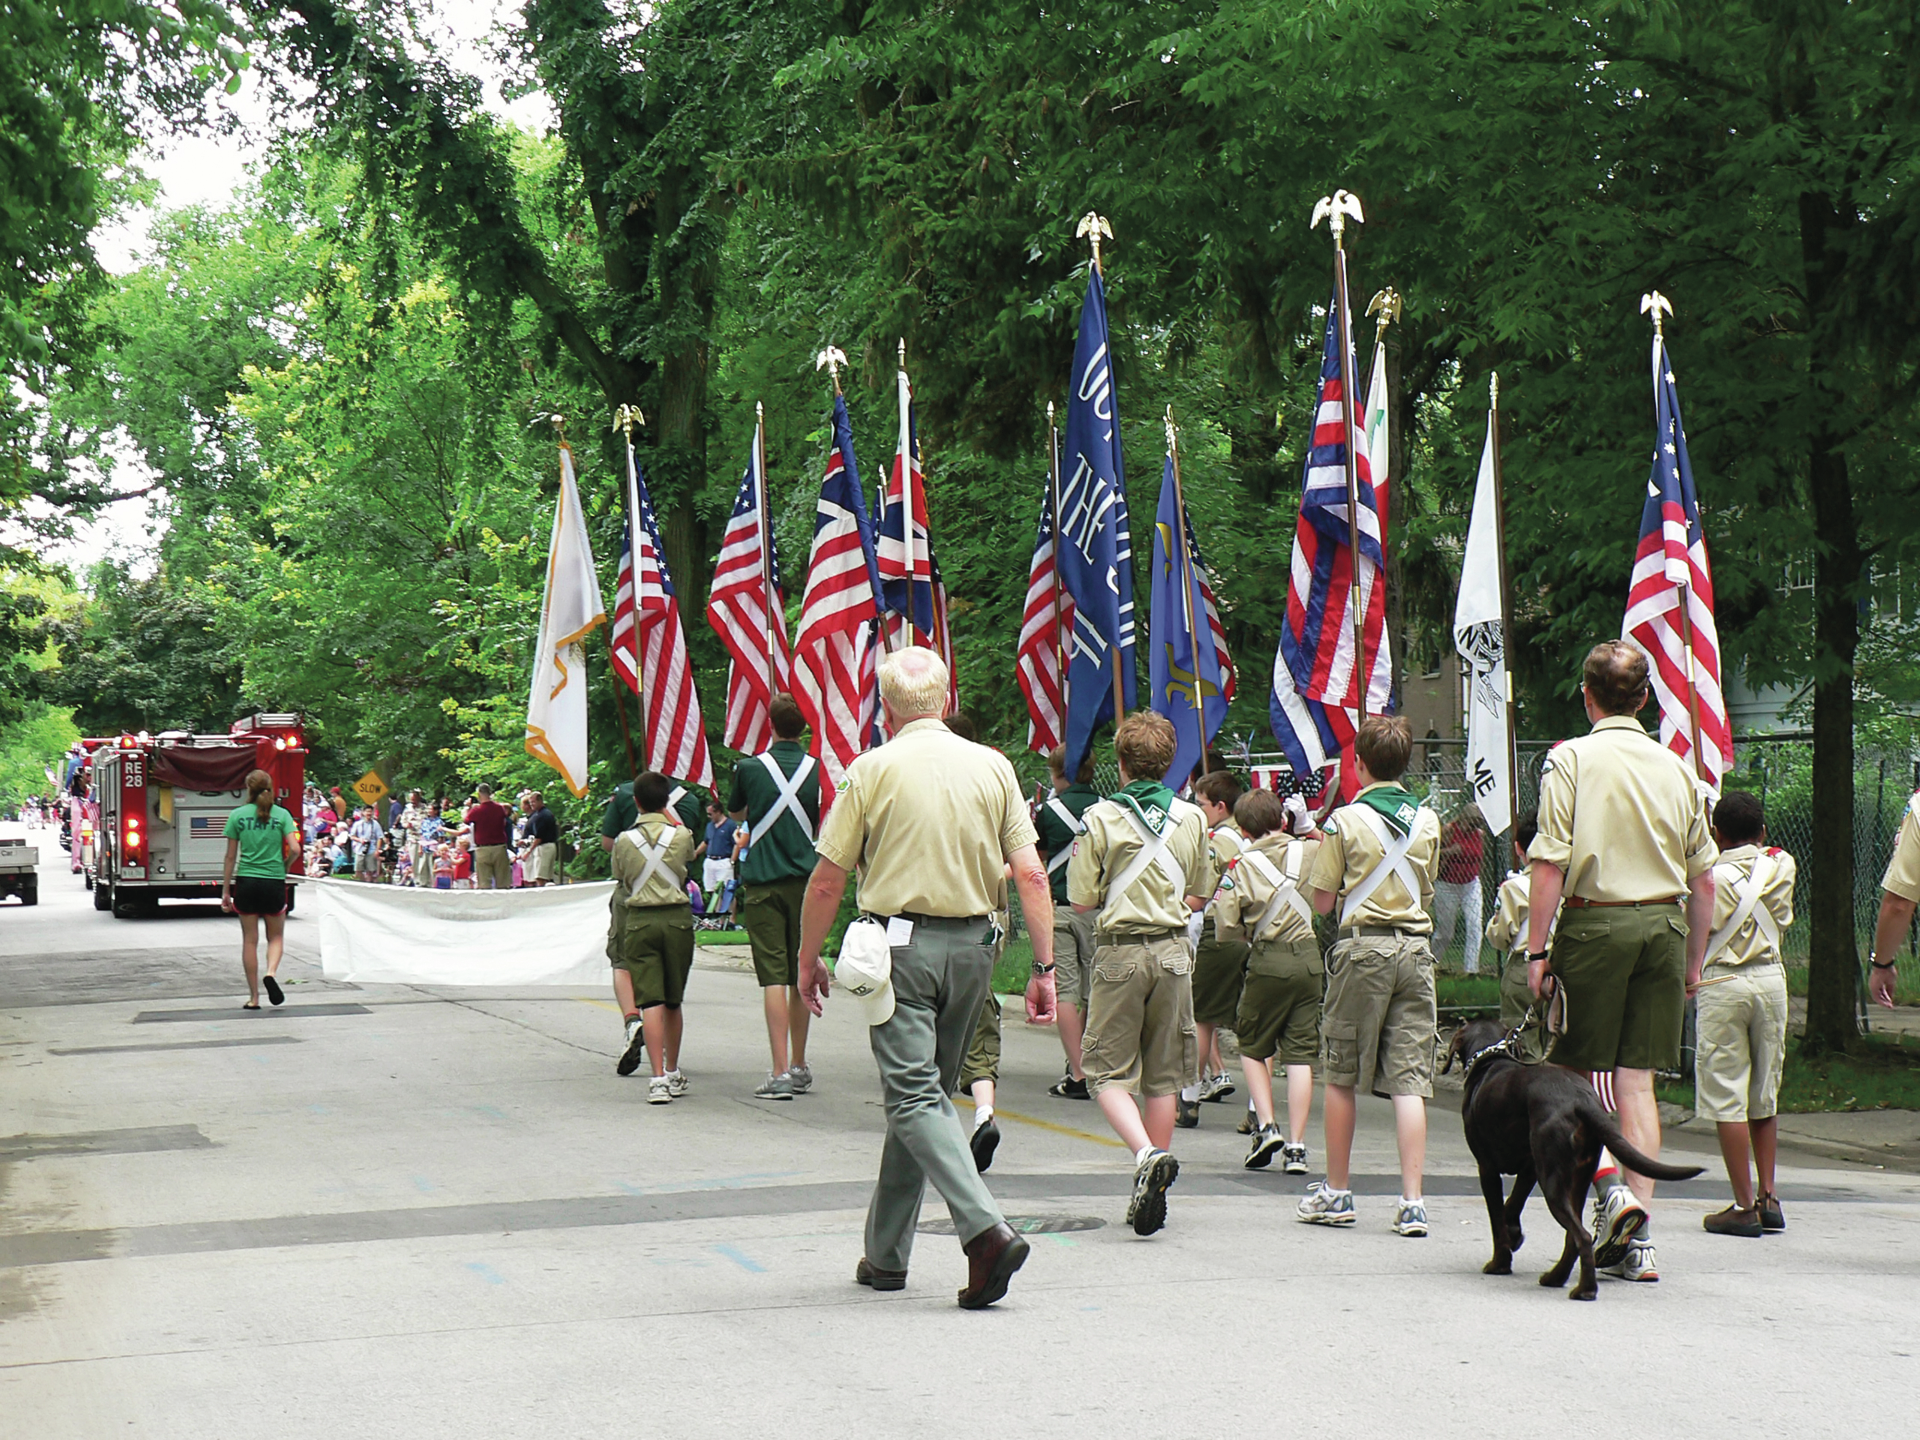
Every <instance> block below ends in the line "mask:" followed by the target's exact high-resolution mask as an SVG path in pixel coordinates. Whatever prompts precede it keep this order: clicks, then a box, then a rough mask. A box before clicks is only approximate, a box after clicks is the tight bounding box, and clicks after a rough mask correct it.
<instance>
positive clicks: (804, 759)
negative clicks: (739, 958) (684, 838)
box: [727, 695, 820, 1100]
mask: <svg viewBox="0 0 1920 1440" xmlns="http://www.w3.org/2000/svg"><path fill="white" fill-rule="evenodd" d="M767 716H768V720H769V723H771V725H772V726H773V733H774V736H775V737H776V738H775V739H774V742H773V744H772V745H771V746H770V747H768V749H767V750H765V751H764V752H763V753H761V754H759V755H755V756H753V757H752V758H751V759H748V760H742V761H741V762H740V763H739V765H737V766H736V767H735V768H734V772H733V794H732V795H731V796H730V797H729V798H728V801H727V813H728V814H729V815H730V816H731V817H732V818H733V819H734V820H737V821H742V822H744V823H745V824H746V825H747V826H748V827H749V828H750V830H751V831H752V835H753V839H752V841H751V843H750V844H749V845H748V847H747V853H746V857H745V858H744V859H742V860H741V861H740V863H739V867H738V869H739V875H740V919H741V924H742V926H743V927H744V928H745V930H746V932H747V943H748V944H749V945H750V946H751V947H752V949H753V971H754V975H755V977H756V978H757V979H758V980H759V981H760V993H761V997H762V1003H763V1006H764V1008H765V1010H766V1017H767V1046H768V1049H769V1050H770V1051H771V1052H772V1058H773V1069H771V1070H770V1071H768V1072H767V1078H766V1080H765V1081H763V1082H762V1083H761V1085H760V1087H759V1088H758V1089H757V1090H755V1091H754V1092H753V1094H754V1098H755V1099H757V1100H791V1099H792V1098H793V1097H794V1096H795V1095H804V1094H806V1093H807V1091H808V1090H810V1089H812V1088H813V1071H812V1070H810V1069H808V1068H807V1019H808V1017H807V1007H806V1005H805V1004H804V1003H803V1002H802V1001H801V999H800V988H799V987H800V975H799V969H798V967H799V964H800V910H801V907H802V905H803V904H804V903H805V900H806V894H807V877H808V876H809V875H811V874H812V873H813V865H814V860H815V859H816V858H817V857H816V856H815V855H814V850H813V837H814V832H815V830H816V828H817V827H818V826H819V824H820V767H819V764H818V762H816V761H815V760H814V758H813V756H811V755H809V754H808V753H807V750H806V747H805V746H804V745H802V744H801V743H800V737H801V735H803V734H804V733H805V732H806V728H807V722H806V717H805V716H803V715H802V714H801V713H800V706H799V703H798V702H797V701H795V700H794V698H793V696H791V695H776V696H774V697H773V701H772V703H771V704H770V705H768V707H767ZM789 1045H791V1049H789Z"/></svg>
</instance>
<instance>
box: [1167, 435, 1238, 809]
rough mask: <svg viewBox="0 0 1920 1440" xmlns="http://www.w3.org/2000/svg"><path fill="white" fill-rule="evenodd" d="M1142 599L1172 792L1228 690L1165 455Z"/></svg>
mask: <svg viewBox="0 0 1920 1440" xmlns="http://www.w3.org/2000/svg"><path fill="white" fill-rule="evenodd" d="M1183 591H1184V592H1185V593H1184V594H1183V593H1182V592H1183ZM1150 599H1151V603H1152V606H1153V610H1152V614H1151V616H1150V619H1149V627H1148V628H1149V632H1150V634H1151V637H1152V639H1151V642H1150V644H1149V652H1150V653H1149V655H1148V657H1147V673H1148V674H1149V675H1150V676H1151V677H1152V682H1153V698H1152V702H1151V703H1152V705H1153V708H1154V709H1155V710H1158V711H1159V712H1160V713H1161V714H1162V715H1164V716H1166V717H1167V719H1168V720H1169V721H1171V722H1172V724H1173V738H1174V746H1173V764H1172V765H1170V766H1169V767H1168V768H1167V774H1166V783H1167V784H1168V785H1170V786H1172V787H1173V788H1174V789H1176V790H1178V789H1179V788H1180V787H1181V786H1183V785H1185V784H1186V783H1187V778H1188V776H1190V775H1191V774H1192V773H1193V768H1194V766H1196V765H1198V764H1199V763H1200V762H1201V760H1202V759H1203V758H1204V757H1205V755H1206V753H1207V746H1208V744H1209V743H1211V742H1212V740H1213V737H1214V736H1215V735H1217V734H1218V733H1219V731H1220V727H1221V726H1222V725H1223V724H1225V723H1226V719H1227V693H1226V692H1227V691H1228V690H1229V688H1230V687H1229V685H1228V682H1227V677H1226V676H1225V675H1224V674H1223V673H1222V671H1221V665H1220V648H1219V647H1218V646H1217V645H1216V644H1215V642H1214V636H1213V634H1212V633H1211V625H1210V623H1209V622H1210V619H1211V615H1212V603H1211V602H1212V600H1213V595H1212V592H1211V590H1210V589H1209V587H1208V586H1207V583H1206V569H1205V567H1204V566H1202V564H1201V563H1200V556H1199V551H1198V547H1197V546H1196V545H1195V544H1194V542H1193V522H1192V520H1191V519H1190V518H1189V517H1188V516H1187V515H1185V514H1184V513H1182V511H1181V509H1180V503H1179V499H1178V492H1177V491H1176V490H1175V489H1174V484H1173V458H1172V457H1171V456H1169V457H1168V458H1167V468H1166V470H1165V472H1164V473H1163V474H1162V475H1161V477H1160V508H1159V509H1158V510H1157V511H1155V513H1154V517H1153V588H1152V591H1151V595H1150ZM1196 630H1198V631H1199V632H1200V634H1199V636H1198V637H1196V635H1195V633H1194V632H1195V631H1196Z"/></svg>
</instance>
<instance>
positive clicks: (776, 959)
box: [740, 876, 807, 988]
mask: <svg viewBox="0 0 1920 1440" xmlns="http://www.w3.org/2000/svg"><path fill="white" fill-rule="evenodd" d="M806 898H807V882H806V878H805V877H804V876H802V877H801V878H800V879H798V880H774V881H771V882H769V883H767V884H764V885H745V886H742V887H741V890H740V928H741V929H743V930H745V931H746V932H747V944H748V945H749V946H751V947H752V949H753V973H754V977H755V978H756V979H757V980H759V982H760V984H761V986H762V988H765V987H766V986H769V985H798V984H799V983H800V907H801V905H802V904H803V903H804V902H805V900H806Z"/></svg>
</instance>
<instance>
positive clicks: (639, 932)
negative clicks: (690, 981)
mask: <svg viewBox="0 0 1920 1440" xmlns="http://www.w3.org/2000/svg"><path fill="white" fill-rule="evenodd" d="M613 963H614V966H615V968H617V969H620V970H624V971H626V972H627V973H628V974H629V975H631V976H632V977H633V998H634V1003H635V1004H637V1005H639V1007H640V1008H641V1009H642V1010H645V1009H647V1008H648V1007H649V1006H653V1005H666V1006H668V1007H670V1008H678V1006H679V1004H680V1002H681V1001H682V1000H684V999H686V997H687V976H688V975H690V974H692V973H693V912H692V911H691V910H690V909H688V908H687V907H686V906H685V905H646V906H636V905H629V906H628V907H627V918H626V922H625V923H624V924H623V925H622V926H621V927H620V958H619V959H618V960H616V961H614V962H613Z"/></svg>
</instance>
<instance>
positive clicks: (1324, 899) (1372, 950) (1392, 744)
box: [1298, 715, 1440, 1236]
mask: <svg viewBox="0 0 1920 1440" xmlns="http://www.w3.org/2000/svg"><path fill="white" fill-rule="evenodd" d="M1412 752H1413V737H1412V734H1411V732H1410V731H1409V730H1408V729H1407V722H1406V721H1405V720H1404V719H1400V718H1398V717H1391V718H1390V717H1387V716H1384V715H1373V716H1369V717H1368V718H1367V719H1365V720H1362V721H1361V722H1360V731H1359V734H1357V735H1356V736H1355V737H1354V741H1353V753H1354V771H1355V774H1356V775H1357V777H1358V778H1359V781H1360V790H1359V793H1358V794H1356V795H1355V796H1354V798H1353V802H1352V803H1351V804H1349V805H1342V806H1341V807H1339V808H1338V809H1337V810H1335V811H1334V812H1333V813H1332V814H1331V815H1329V816H1328V817H1327V821H1326V824H1325V825H1324V826H1323V827H1322V833H1323V835H1324V837H1325V838H1324V840H1323V842H1322V844H1321V846H1320V853H1319V854H1318V855H1316V856H1315V857H1314V861H1313V869H1312V870H1311V871H1310V872H1309V873H1308V876H1307V884H1308V886H1309V887H1310V888H1309V893H1308V898H1309V899H1310V900H1311V901H1312V902H1313V908H1314V909H1315V910H1317V911H1318V912H1319V913H1320V914H1322V915H1326V914H1329V913H1331V912H1333V910H1334V907H1335V905H1336V904H1337V905H1338V907H1339V912H1338V913H1339V919H1338V924H1339V939H1337V940H1336V941H1334V944H1333V948H1332V949H1331V950H1329V951H1328V952H1327V998H1326V1003H1325V1006H1324V1008H1323V1010H1322V1014H1321V1020H1320V1036H1321V1039H1320V1061H1321V1065H1322V1067H1323V1069H1324V1071H1325V1074H1326V1083H1327V1096H1326V1135H1327V1178H1326V1179H1325V1180H1324V1181H1319V1180H1316V1181H1315V1182H1314V1183H1313V1185H1312V1187H1311V1188H1310V1189H1309V1190H1308V1191H1307V1194H1306V1197H1305V1198H1304V1199H1302V1200H1301V1202H1300V1205H1299V1210H1298V1216H1299V1218H1300V1219H1301V1220H1303V1221H1305V1222H1306V1223H1308V1224H1311V1225H1351V1224H1352V1223H1353V1222H1354V1208H1353V1192H1352V1191H1351V1190H1350V1189H1349V1188H1348V1181H1349V1179H1350V1167H1351V1165H1352V1161H1353V1131H1354V1121H1355V1118H1356V1107H1355V1096H1356V1094H1357V1093H1358V1092H1359V1091H1360V1090H1363V1089H1365V1090H1369V1091H1371V1092H1372V1093H1373V1094H1375V1095H1381V1096H1385V1097H1387V1098H1389V1099H1391V1100H1392V1102H1393V1123H1394V1139H1395V1142H1396V1144H1397V1146H1398V1149H1399V1152H1400V1207H1399V1209H1398V1211H1397V1212H1396V1213H1395V1216H1394V1222H1393V1228H1394V1232H1395V1233H1396V1234H1399V1235H1410V1236H1421V1235H1425V1234H1426V1233H1427V1206H1426V1199H1425V1194H1424V1180H1423V1176H1422V1172H1423V1171H1424V1170H1425V1168H1426V1158H1427V1100H1428V1099H1429V1097H1431V1096H1432V1094H1433V1047H1434V1038H1435V1023H1436V1019H1437V1014H1436V1011H1435V1006H1434V988H1433V951H1432V948H1431V946H1430V944H1429V941H1428V937H1429V936H1430V935H1431V934H1432V932H1433V920H1432V919H1431V918H1430V917H1431V908H1432V905H1433V881H1434V875H1435V872H1436V871H1437V870H1438V868H1439V863H1440V820H1439V817H1438V816H1436V815H1435V814H1434V813H1433V811H1431V810H1429V809H1427V808H1426V806H1424V805H1422V804H1420V802H1419V801H1418V800H1417V799H1416V798H1415V797H1414V795H1413V794H1412V793H1411V792H1410V791H1408V790H1406V789H1405V788H1404V787H1403V786H1402V785H1401V784H1400V777H1401V775H1403V774H1404V773H1405V772H1406V768H1407V759H1408V757H1409V756H1410V755H1411V754H1412Z"/></svg>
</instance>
